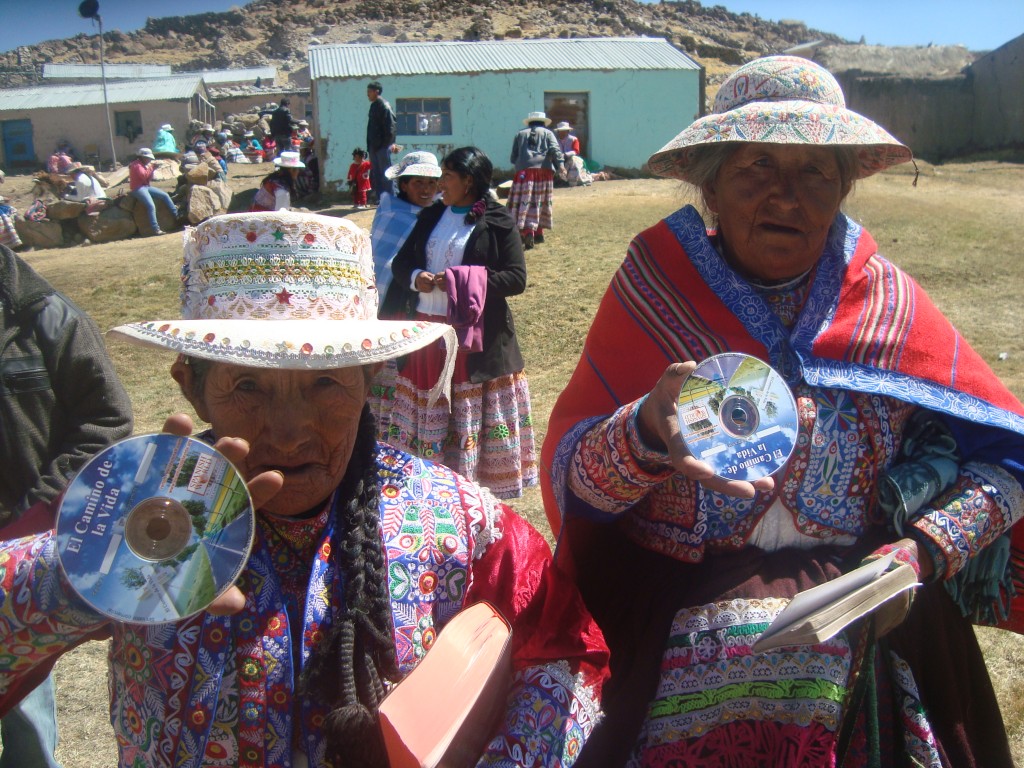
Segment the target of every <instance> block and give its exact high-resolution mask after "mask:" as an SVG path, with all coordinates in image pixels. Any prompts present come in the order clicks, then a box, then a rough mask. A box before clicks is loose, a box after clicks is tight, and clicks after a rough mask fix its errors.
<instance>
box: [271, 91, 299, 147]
mask: <svg viewBox="0 0 1024 768" xmlns="http://www.w3.org/2000/svg"><path fill="white" fill-rule="evenodd" d="M290 105H291V100H290V99H289V98H288V97H287V96H285V97H284V98H282V99H281V103H280V104H279V105H278V107H277V109H275V110H274V111H273V112H271V113H270V135H271V136H273V137H274V144H276V145H277V154H279V155H280V154H281V153H282V152H291V149H292V128H294V127H295V120H294V119H293V118H292V111H291V110H290V109H289V106H290Z"/></svg>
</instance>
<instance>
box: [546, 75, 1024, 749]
mask: <svg viewBox="0 0 1024 768" xmlns="http://www.w3.org/2000/svg"><path fill="white" fill-rule="evenodd" d="M910 160H911V152H910V150H909V149H908V148H907V147H905V146H904V145H902V144H901V143H900V142H899V141H897V140H896V139H895V138H893V137H892V136H891V135H889V134H888V133H887V132H886V131H884V130H883V129H882V128H880V127H879V126H878V125H876V124H875V123H874V122H872V121H871V120H869V119H868V118H866V117H864V116H862V115H859V114H857V113H855V112H853V111H851V110H849V109H847V108H846V106H845V102H844V98H843V93H842V90H841V89H840V87H839V85H838V83H837V82H836V80H835V78H833V77H832V75H831V74H829V73H828V72H827V71H825V70H824V69H823V68H821V67H820V66H818V65H817V64H814V63H812V62H810V61H807V60H805V59H800V58H796V57H791V56H772V57H767V58H763V59H757V60H755V61H752V62H750V63H748V64H746V65H744V66H742V67H740V68H739V69H738V70H737V71H736V72H735V73H734V74H733V75H732V76H731V77H729V78H728V79H727V80H726V81H725V82H724V83H723V84H722V86H721V88H720V90H719V91H718V94H717V96H716V99H715V107H714V111H713V113H712V114H710V115H707V116H705V117H703V118H701V119H699V120H697V121H696V122H694V123H693V124H692V125H690V126H689V127H688V128H686V129H685V130H684V131H683V132H682V133H680V134H679V135H678V136H676V137H675V138H674V139H673V140H672V141H670V142H669V143H668V144H667V145H666V146H665V147H664V148H662V149H661V150H660V151H659V152H657V153H655V154H654V155H653V156H652V157H651V159H650V167H651V169H652V170H653V171H654V172H655V173H658V174H660V175H663V176H668V177H671V178H676V179H681V180H683V181H685V182H688V183H689V184H691V185H693V186H694V187H695V188H696V189H697V190H698V191H699V193H700V195H701V197H702V198H703V202H704V207H705V215H706V216H707V217H708V218H707V220H705V218H702V216H701V214H700V213H699V212H698V211H697V210H696V209H695V208H693V207H690V206H687V207H685V208H682V209H681V210H679V211H676V212H675V213H673V214H671V215H670V216H668V217H667V218H666V219H664V220H663V221H661V222H660V223H658V224H656V225H655V226H653V227H651V228H650V229H648V230H646V231H644V232H642V233H640V234H639V235H637V237H636V238H635V239H634V241H633V243H632V245H631V247H630V249H629V252H628V254H627V256H626V259H625V261H624V263H623V265H622V267H621V268H620V269H619V271H618V273H617V274H616V275H615V277H614V278H613V280H612V283H611V286H610V287H609V289H608V292H607V294H606V295H605V297H604V300H603V301H602V303H601V306H600V308H599V309H598V312H597V315H596V317H595V319H594V322H593V325H592V327H591V330H590V334H589V336H588V338H587V341H586V345H585V348H584V351H583V355H582V359H581V361H580V364H579V366H578V367H577V369H576V372H575V374H574V376H573V377H572V379H571V381H570V384H569V386H568V387H567V388H566V390H565V391H564V392H563V393H562V395H561V396H560V398H559V400H558V402H557V404H556V405H555V408H554V410H553V412H552V415H551V420H550V422H549V430H548V433H547V438H546V440H545V443H544V454H543V460H542V463H543V464H544V465H545V466H546V467H548V468H549V469H550V472H551V474H550V479H549V476H547V475H545V476H544V477H543V480H544V482H545V488H544V490H545V501H546V508H547V511H548V514H549V518H550V520H551V523H552V525H553V527H554V528H555V530H557V531H560V533H561V537H560V546H559V552H558V557H559V558H560V559H564V561H565V562H566V564H567V566H568V565H569V564H571V568H572V569H573V570H574V572H575V573H576V574H577V583H579V584H580V587H581V591H582V592H583V594H584V599H586V600H587V603H588V606H589V607H590V608H591V610H592V611H593V612H594V615H595V617H596V618H597V619H598V623H599V624H600V625H601V628H602V630H603V631H604V632H605V634H606V637H607V638H608V642H609V645H610V647H611V649H612V679H611V682H610V683H609V686H606V699H605V701H606V711H607V715H606V718H605V720H604V721H603V724H602V726H600V728H599V731H598V732H597V733H595V736H594V738H593V739H592V740H591V742H590V743H589V744H588V747H587V750H585V752H584V755H583V757H582V758H581V761H580V764H579V765H591V766H594V765H601V766H605V765H626V764H628V765H666V764H668V763H670V762H671V763H672V764H679V765H766V766H781V765H787V766H788V765H800V766H835V765H844V766H867V765H889V764H893V765H904V764H906V765H910V764H912V765H927V766H936V767H937V766H962V765H979V766H980V765H986V766H990V765H1001V766H1009V765H1012V760H1011V758H1010V752H1009V748H1008V745H1007V738H1006V734H1005V731H1004V729H1003V725H1002V720H1001V718H1000V714H999V709H998V705H997V703H996V701H995V698H994V696H993V692H992V688H991V685H990V684H989V681H988V677H987V674H986V672H985V666H984V660H983V658H982V656H981V653H980V651H979V648H978V645H977V642H976V641H975V638H974V634H973V632H972V628H971V626H970V621H969V619H967V618H965V616H971V617H975V618H978V619H987V620H989V621H993V620H998V619H999V618H1000V616H1005V613H1004V611H1005V610H1006V608H1007V606H1006V605H1000V604H999V602H1000V601H999V598H1000V596H1002V597H1003V598H1004V599H1005V598H1006V597H1007V595H1008V594H1012V589H1010V588H1009V581H1008V576H1009V574H1007V573H1006V572H1005V565H1006V561H1007V558H1008V556H1009V547H1010V542H1009V538H1008V536H1007V534H1008V532H1011V526H1012V525H1013V524H1014V523H1015V522H1016V521H1017V520H1018V519H1019V518H1020V517H1021V516H1022V515H1024V485H1022V481H1024V437H1022V435H1024V408H1022V406H1021V404H1020V403H1019V402H1018V401H1017V399H1016V398H1015V397H1014V396H1013V395H1012V394H1010V392H1009V391H1008V390H1007V389H1006V388H1005V387H1004V386H1003V385H1002V384H1001V383H1000V382H999V380H998V379H997V378H996V376H995V374H993V373H992V371H991V370H990V369H989V368H988V366H987V365H986V364H985V363H984V361H983V360H982V359H981V357H980V356H979V355H977V354H976V353H975V352H974V351H972V350H971V349H970V347H969V346H968V345H967V343H966V341H965V340H964V339H963V338H962V337H961V336H960V335H959V334H958V333H957V332H956V331H955V329H953V327H952V325H951V324H950V323H949V321H948V320H947V319H946V318H944V317H943V316H942V314H941V313H940V312H939V311H938V309H936V308H935V306H934V305H933V304H932V303H931V301H930V300H929V299H928V297H927V296H926V295H925V293H924V292H923V291H922V290H921V288H920V287H919V286H918V285H917V284H916V283H914V281H913V280H912V279H911V278H910V277H909V276H907V275H906V274H904V273H903V272H902V271H901V270H900V269H899V268H898V267H896V266H895V265H894V264H892V263H890V262H889V261H887V260H886V259H885V258H883V257H882V256H881V255H880V254H879V253H878V249H877V246H876V244H875V242H874V241H873V240H872V238H871V236H870V235H869V234H868V233H867V232H866V231H865V229H864V228H863V227H862V226H861V225H860V224H858V223H857V222H855V221H853V220H852V219H850V218H848V217H847V216H846V215H844V214H843V213H842V211H841V205H842V203H843V200H844V199H845V198H846V196H847V194H848V193H849V192H850V190H851V188H852V187H853V185H854V183H855V181H856V180H857V179H862V178H864V177H866V176H870V175H872V174H874V173H877V172H879V171H883V170H885V169H886V168H889V167H891V166H894V165H896V164H898V163H905V162H908V161H910ZM725 352H739V353H745V354H746V355H750V356H753V357H754V358H755V360H753V361H749V360H748V361H747V362H746V363H745V364H746V365H751V366H753V367H754V368H759V369H761V370H762V372H764V370H765V369H764V365H765V364H769V365H770V366H772V367H773V368H774V369H775V370H776V371H777V372H778V373H779V376H780V377H781V378H779V379H777V380H776V385H774V386H772V387H770V388H768V389H766V390H765V391H764V392H763V394H759V395H757V398H758V401H759V402H761V403H764V402H766V399H765V398H766V397H767V396H769V395H770V396H771V398H772V400H771V402H772V403H773V404H775V406H776V407H775V408H774V409H771V408H767V407H763V406H762V407H757V406H756V403H755V409H754V410H753V411H752V412H751V416H752V417H758V418H759V419H760V422H759V426H758V427H757V431H756V432H755V437H756V439H752V440H751V441H749V442H744V443H738V442H737V441H732V440H724V441H723V442H722V444H721V446H722V448H723V450H739V451H742V456H740V455H732V458H731V459H730V460H729V461H725V462H721V461H719V459H718V455H717V454H716V453H715V451H711V450H707V451H704V450H703V449H702V445H703V444H702V443H699V442H695V439H696V437H697V435H694V440H691V441H690V443H689V445H691V446H692V448H693V452H691V450H690V448H688V443H687V441H685V440H684V439H683V438H682V436H681V427H680V422H681V421H684V422H685V423H687V424H689V423H691V421H693V419H691V420H690V421H687V420H686V418H684V417H686V416H688V415H689V414H688V412H687V413H683V414H682V415H677V403H678V402H679V398H680V391H681V386H682V385H683V382H684V381H687V377H688V375H689V374H690V373H691V372H692V371H694V369H695V366H696V365H697V362H703V361H705V360H706V359H708V358H709V357H712V356H715V355H719V353H725ZM695 361H697V362H695ZM716 361H717V362H713V363H710V364H709V365H719V366H720V367H721V368H722V371H723V374H724V375H726V376H731V375H732V371H733V369H734V368H735V367H736V366H737V365H738V364H739V363H740V362H742V359H741V358H740V357H738V356H736V355H731V356H726V357H717V358H716ZM690 381H692V382H696V381H698V379H696V378H695V379H691V380H690ZM783 381H784V382H785V384H786V385H788V387H782V386H781V385H782V382H783ZM761 386H762V388H763V385H761ZM786 388H788V389H790V390H791V392H792V395H793V398H794V399H795V410H794V411H793V412H792V414H793V415H792V426H788V424H789V420H788V419H780V418H777V416H778V415H779V414H781V412H782V410H783V409H785V408H786V407H792V406H786V405H785V403H786V401H787V400H788V395H787V394H786V393H785V389H786ZM708 402H709V403H710V402H711V401H708ZM711 407H712V408H714V407H715V406H714V405H712V406H711ZM694 418H695V419H704V420H706V421H707V423H708V429H709V430H714V429H716V428H715V426H714V425H715V424H716V423H718V422H719V418H718V417H716V416H715V414H713V413H705V414H703V415H702V414H694ZM731 423H733V422H729V421H726V420H725V416H723V417H722V419H721V424H722V426H723V429H726V428H727V427H728V425H729V424H731ZM736 423H739V422H736ZM779 429H782V430H784V432H782V433H780V434H772V433H773V432H774V433H778V430H779ZM789 430H792V431H789ZM737 434H739V433H737ZM731 442H736V443H737V445H736V446H735V447H734V448H730V447H729V444H730V443H731ZM769 446H771V448H772V449H775V448H777V449H778V450H779V451H780V453H778V454H774V453H772V452H771V451H770V450H765V449H766V448H768V447H769ZM790 449H791V450H792V455H789V450H790ZM694 453H699V454H700V455H694ZM726 455H730V454H726ZM787 456H789V458H788V460H787V459H786V457H787ZM776 459H777V460H778V464H773V462H774V461H775V460H776ZM765 462H767V464H768V466H769V468H770V469H774V472H769V473H768V474H765V472H759V471H750V472H749V473H748V468H749V467H751V466H754V467H757V466H764V464H765ZM1018 527H1019V526H1018ZM1013 530H1014V531H1015V530H1016V529H1013ZM882 557H893V558H895V559H894V560H893V561H891V562H890V561H883V562H882V563H880V564H879V567H882V566H886V563H889V565H888V566H887V567H893V564H900V563H903V564H906V565H909V566H910V567H911V568H912V569H913V573H912V574H911V576H912V577H915V578H916V579H918V580H919V581H920V586H918V587H917V588H916V590H915V591H914V593H913V594H914V595H915V597H914V599H913V603H912V605H910V608H909V612H907V604H908V602H909V599H908V598H907V597H906V596H907V595H908V594H910V593H903V597H902V598H900V599H897V600H894V601H892V602H890V603H887V604H886V606H885V607H884V608H883V610H881V611H880V612H879V613H877V614H875V615H873V616H872V617H870V618H868V619H867V620H865V621H860V622H855V623H853V624H850V625H849V626H847V627H846V628H845V629H843V630H841V631H839V632H838V633H837V634H835V635H834V636H832V637H830V638H829V639H828V640H823V641H822V642H820V643H815V644H800V645H783V646H782V647H780V648H776V649H773V650H761V648H763V647H764V645H761V646H759V647H758V649H757V650H755V648H754V644H755V642H756V641H758V639H759V638H760V637H761V636H762V634H763V633H764V632H765V630H766V629H767V628H768V626H769V624H770V623H771V622H772V620H773V619H774V618H775V617H776V616H778V614H779V613H780V612H781V611H782V609H783V608H785V607H786V606H787V604H789V602H790V599H791V598H792V597H793V596H794V595H795V594H796V593H797V592H799V591H802V590H804V589H807V588H809V587H812V586H814V585H816V584H820V583H823V582H825V581H829V580H832V579H834V578H836V577H837V576H839V575H840V574H841V573H843V572H846V571H849V570H851V569H853V568H855V567H856V566H857V565H858V564H860V563H861V562H864V561H865V560H868V561H874V560H878V559H881V558H882ZM986 577H988V581H987V583H986ZM951 596H952V597H953V598H954V599H951ZM958 603H959V604H958ZM901 620H902V623H900V622H901ZM887 630H891V631H889V632H888V634H886V631H887ZM883 635H885V636H884V637H882V636H883ZM879 638H881V641H879ZM926 638H927V639H926Z"/></svg>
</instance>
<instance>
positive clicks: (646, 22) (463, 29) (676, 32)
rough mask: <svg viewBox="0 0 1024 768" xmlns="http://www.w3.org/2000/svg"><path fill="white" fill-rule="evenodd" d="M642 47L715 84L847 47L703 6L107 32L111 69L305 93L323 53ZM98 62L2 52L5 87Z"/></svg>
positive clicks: (176, 19)
mask: <svg viewBox="0 0 1024 768" xmlns="http://www.w3.org/2000/svg"><path fill="white" fill-rule="evenodd" d="M107 23H108V24H109V23H110V22H109V21H108V22H107ZM86 24H88V22H86V21H85V20H83V25H86ZM631 36H647V37H663V38H666V39H667V40H669V41H670V42H671V43H673V44H674V45H675V46H677V47H678V48H679V49H680V50H682V51H685V52H686V53H688V54H689V55H690V56H692V57H693V58H695V59H696V60H697V61H699V62H700V63H701V64H703V65H704V66H705V67H706V69H707V72H708V82H709V85H714V84H715V83H716V82H717V81H718V80H719V79H720V77H721V76H722V75H723V73H726V72H728V71H731V70H732V69H734V68H735V66H736V65H737V64H740V63H742V62H744V61H747V60H749V59H751V58H754V57H755V56H758V55H763V54H766V53H777V52H779V51H781V50H784V49H786V48H789V47H791V46H794V45H797V44H799V43H804V42H808V41H812V40H826V41H830V42H837V43H838V42H843V41H842V39H841V38H839V37H837V36H836V35H832V34H828V33H825V32H820V31H818V30H814V29H808V28H807V27H806V25H804V24H803V23H802V22H800V21H782V22H779V23H772V22H768V21H765V20H763V19H761V18H759V17H757V16H753V15H751V14H749V13H742V14H734V13H730V12H729V11H727V10H726V9H725V8H723V7H722V6H719V5H715V6H711V7H705V6H703V5H701V3H699V2H697V0H679V1H677V2H669V1H663V2H660V3H655V4H647V3H640V2H635V0H562V2H559V3H553V2H550V1H549V0H254V2H251V3H249V4H248V5H245V6H243V7H240V8H237V9H232V10H230V11H226V12H223V13H204V14H197V15H192V16H170V17H165V18H158V19H149V20H148V21H147V22H146V26H145V28H143V29H141V30H139V31H137V32H130V33H125V32H121V31H119V30H117V29H113V30H109V29H108V30H105V31H104V41H105V58H106V60H107V61H108V62H112V63H115V62H116V63H135V64H170V65H172V66H173V67H174V69H175V70H176V71H177V70H182V71H186V70H196V69H220V68H228V67H254V66H265V65H274V66H276V67H277V68H278V71H279V73H280V74H281V76H282V77H288V76H289V75H292V76H294V78H295V80H296V81H297V82H301V80H302V78H301V74H302V73H303V70H305V68H306V49H307V47H308V45H309V44H311V43H313V44H316V43H401V42H411V41H429V40H502V39H529V38H571V37H631ZM98 61H99V36H98V35H97V34H91V35H86V34H79V35H75V36H74V37H71V38H67V39H65V40H51V41H47V42H44V43H40V44H38V45H33V46H25V47H22V48H19V49H17V50H13V51H7V52H4V53H0V87H5V86H6V87H12V86H19V85H29V84H32V83H35V82H38V81H39V77H40V71H41V65H42V64H45V63H97V62H98ZM307 71H308V70H307Z"/></svg>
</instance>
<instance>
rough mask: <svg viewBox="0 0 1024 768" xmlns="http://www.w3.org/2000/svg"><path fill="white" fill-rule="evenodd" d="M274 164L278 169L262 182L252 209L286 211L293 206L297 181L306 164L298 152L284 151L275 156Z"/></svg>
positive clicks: (253, 200)
mask: <svg viewBox="0 0 1024 768" xmlns="http://www.w3.org/2000/svg"><path fill="white" fill-rule="evenodd" d="M274 165H276V166H277V170H275V171H274V172H273V173H272V174H270V175H269V176H267V177H266V178H265V179H263V181H261V182H260V187H259V189H257V190H256V196H255V197H253V199H252V206H250V208H249V210H250V211H286V210H288V209H289V208H291V207H292V196H293V195H294V194H295V181H296V179H298V177H299V171H301V170H302V169H303V168H305V167H306V164H305V163H304V162H302V160H300V159H299V153H298V152H282V153H281V154H280V155H278V156H277V157H275V158H274Z"/></svg>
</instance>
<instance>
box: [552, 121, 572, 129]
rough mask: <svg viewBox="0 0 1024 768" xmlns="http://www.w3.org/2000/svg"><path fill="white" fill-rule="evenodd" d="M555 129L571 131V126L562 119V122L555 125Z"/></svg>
mask: <svg viewBox="0 0 1024 768" xmlns="http://www.w3.org/2000/svg"><path fill="white" fill-rule="evenodd" d="M555 130H556V131H571V130H572V126H571V125H569V123H567V122H566V121H565V120H563V121H562V122H560V123H559V124H558V125H556V126H555Z"/></svg>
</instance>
